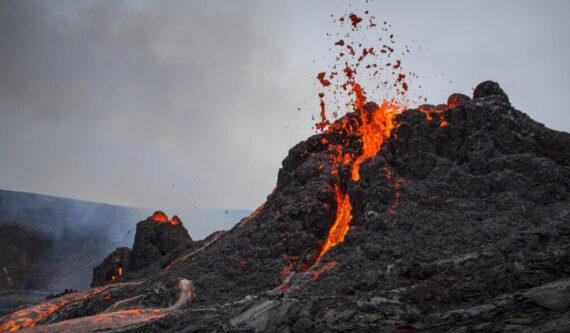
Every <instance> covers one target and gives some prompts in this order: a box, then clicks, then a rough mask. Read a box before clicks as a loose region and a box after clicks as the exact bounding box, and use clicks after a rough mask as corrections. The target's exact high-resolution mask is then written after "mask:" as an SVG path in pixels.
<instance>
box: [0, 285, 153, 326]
mask: <svg viewBox="0 0 570 333" xmlns="http://www.w3.org/2000/svg"><path fill="white" fill-rule="evenodd" d="M141 283H142V281H134V282H128V283H115V284H109V285H106V286H102V287H98V288H94V289H90V290H85V291H79V292H75V293H70V294H66V295H63V296H61V297H58V298H54V299H51V300H48V301H46V302H43V303H40V304H37V305H34V306H32V307H29V308H25V309H22V310H19V311H16V312H12V313H11V314H8V315H6V316H4V317H0V322H4V324H2V326H0V332H7V331H17V330H20V329H22V328H25V327H33V326H36V325H37V324H38V323H40V322H41V321H43V320H44V319H46V318H48V317H49V316H50V315H52V314H53V313H55V312H57V311H59V310H60V309H61V308H63V307H65V306H66V305H68V304H70V303H75V302H82V301H85V300H87V299H90V298H92V297H95V296H97V295H99V294H101V293H102V292H104V291H107V290H110V289H114V288H121V287H125V286H129V285H138V284H141Z"/></svg>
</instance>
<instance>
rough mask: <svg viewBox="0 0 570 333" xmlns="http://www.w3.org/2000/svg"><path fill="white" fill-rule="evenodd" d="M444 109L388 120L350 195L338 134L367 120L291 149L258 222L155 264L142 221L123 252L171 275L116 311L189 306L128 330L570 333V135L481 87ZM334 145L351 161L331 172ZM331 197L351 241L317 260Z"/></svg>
mask: <svg viewBox="0 0 570 333" xmlns="http://www.w3.org/2000/svg"><path fill="white" fill-rule="evenodd" d="M449 101H450V102H449V103H448V104H447V105H439V106H430V107H426V108H425V109H430V110H434V112H433V113H434V114H436V113H437V112H441V118H440V117H439V116H437V117H436V116H432V117H427V116H426V114H425V112H423V111H420V110H416V109H411V110H407V111H405V112H403V113H401V114H399V115H398V116H397V117H396V121H397V124H398V126H397V127H396V128H395V129H394V130H392V132H391V134H390V137H389V138H388V139H387V140H386V141H385V142H384V145H383V147H382V149H381V150H380V151H379V152H378V154H377V155H376V156H373V157H371V158H369V159H367V160H365V161H364V162H363V163H362V164H361V166H360V180H358V181H353V180H352V179H351V174H350V166H351V163H353V162H354V156H359V154H360V153H361V151H362V145H363V143H362V141H361V139H360V137H359V136H358V135H357V134H355V133H354V131H349V130H347V128H349V127H353V128H354V127H357V126H358V125H359V124H360V123H361V122H362V119H361V118H360V117H361V115H360V114H359V113H357V112H354V113H350V114H348V115H346V116H345V117H344V118H343V119H342V120H339V123H340V122H343V123H344V124H348V125H347V126H346V127H343V128H344V129H342V130H338V131H332V132H330V133H326V134H317V135H314V136H312V137H310V138H308V139H307V140H306V141H303V142H301V143H299V144H297V145H296V146H295V147H293V148H291V150H290V151H289V154H288V156H287V157H286V158H285V160H284V161H283V167H282V168H281V170H280V171H279V175H278V179H277V186H276V188H275V190H274V191H273V192H272V193H271V194H270V195H269V196H268V198H267V201H266V203H265V204H264V205H262V206H261V207H260V208H259V209H257V210H256V212H255V213H253V214H252V215H251V216H250V217H248V218H245V219H243V220H242V221H241V222H240V223H239V224H238V225H236V226H235V227H234V228H233V229H232V230H230V231H227V232H223V233H217V234H215V235H212V236H211V237H209V238H207V240H205V241H203V242H202V243H200V244H196V246H188V245H187V246H185V247H184V246H183V247H180V246H173V247H172V248H171V250H170V251H171V252H170V253H167V252H163V251H169V250H166V249H164V248H162V247H161V245H158V244H164V243H163V242H161V241H158V240H157V239H162V238H161V237H166V236H164V235H161V236H157V235H156V234H155V233H160V232H164V233H167V231H166V230H168V229H164V230H163V229H160V228H166V227H171V225H169V224H168V223H162V224H157V223H156V222H153V221H149V220H147V221H143V222H140V223H139V226H138V227H137V239H138V240H139V242H138V245H137V244H136V245H137V246H135V247H136V248H135V247H134V248H133V254H134V252H135V251H140V252H139V255H140V258H141V259H140V260H141V262H142V260H143V259H144V257H147V258H153V259H152V260H149V261H147V262H146V265H148V264H149V262H150V261H153V262H155V263H156V261H157V259H156V258H165V257H168V260H170V261H171V263H170V264H169V265H168V266H166V267H165V269H163V270H162V269H161V270H142V269H141V271H140V272H141V273H140V274H139V275H138V277H140V278H144V279H145V283H144V284H142V285H140V287H133V289H135V290H130V291H129V292H128V294H125V295H124V296H123V297H125V298H127V297H140V298H137V299H138V300H139V301H137V306H139V307H145V308H150V307H162V306H165V305H168V304H173V303H174V302H175V300H176V289H175V286H176V285H177V283H178V282H179V281H180V280H181V279H189V280H192V282H193V286H194V294H193V298H192V300H191V302H190V303H188V304H186V305H185V306H184V307H181V308H180V309H178V310H177V311H175V312H172V313H171V314H169V315H168V316H166V317H165V318H162V319H159V320H157V321H154V322H152V323H148V324H146V325H143V326H138V327H134V328H131V329H127V330H126V331H130V332H156V331H167V332H180V331H187V332H202V331H206V332H238V331H239V332H257V331H267V332H347V331H348V332H399V331H414V330H421V331H426V332H501V331H512V332H543V331H550V332H567V331H569V330H570V303H569V302H568V301H567V296H568V293H569V292H570V245H569V244H570V203H569V192H570V135H569V134H568V133H564V132H557V131H554V130H551V129H548V128H545V127H544V126H543V125H542V124H539V123H537V122H535V121H533V120H532V119H530V118H529V117H528V116H526V115H525V114H524V113H522V112H520V111H518V110H516V109H514V108H513V107H512V106H511V105H510V104H509V101H508V97H507V96H506V95H505V94H504V92H503V91H502V89H501V88H500V87H499V86H498V85H497V84H496V83H493V82H490V81H488V82H484V83H482V84H481V85H479V86H478V88H477V89H476V93H475V94H474V98H473V99H469V98H467V97H465V96H461V95H454V96H452V98H450V99H449ZM366 109H367V110H368V112H370V110H373V109H374V107H373V104H368V105H367V107H366ZM428 118H429V119H430V120H428ZM443 121H445V123H444V122H443ZM335 145H341V146H342V149H343V153H345V154H349V155H348V156H353V157H352V159H351V160H350V161H347V163H346V164H343V163H340V164H335V162H333V160H334V157H335V156H337V152H336V151H335V149H334V147H335ZM350 154H352V155H350ZM337 190H340V191H341V192H342V193H346V194H348V196H349V198H350V203H351V206H352V211H351V214H352V220H351V222H350V229H349V231H348V233H347V234H346V237H345V238H344V241H343V242H341V243H340V244H338V245H337V246H336V247H333V248H331V249H330V250H329V251H328V252H326V254H325V255H324V256H323V257H322V258H321V260H320V261H319V262H316V256H317V255H318V254H319V252H320V249H321V247H322V245H323V243H324V242H325V240H326V237H327V234H328V232H329V230H330V228H331V226H332V225H333V223H334V222H335V217H336V213H337V196H338V192H337ZM139 227H140V228H139ZM139 229H140V230H139ZM159 230H160V231H159ZM139 232H140V233H141V236H140V237H139ZM143 235H144V237H143ZM157 237H158V238H157ZM164 245H165V244H164ZM143 249H144V251H143ZM185 251H186V252H185ZM143 252H144V253H145V255H144V256H143V255H142V253H143ZM177 256H178V259H175V260H172V259H173V258H175V257H177ZM158 261H160V260H158ZM153 265H155V266H156V264H153ZM142 266H143V265H142V264H141V266H139V267H142ZM131 269H134V268H131ZM105 306H106V305H105V303H103V302H102V301H101V300H100V299H98V298H95V299H92V300H86V301H84V303H83V304H82V305H81V307H82V308H101V307H105ZM71 313H73V311H71ZM83 314H84V312H82V310H77V311H76V312H75V313H74V316H81V315H83Z"/></svg>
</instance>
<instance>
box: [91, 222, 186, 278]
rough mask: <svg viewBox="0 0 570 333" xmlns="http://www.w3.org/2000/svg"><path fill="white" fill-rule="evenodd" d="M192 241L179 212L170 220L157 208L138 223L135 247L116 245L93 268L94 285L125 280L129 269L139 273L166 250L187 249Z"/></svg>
mask: <svg viewBox="0 0 570 333" xmlns="http://www.w3.org/2000/svg"><path fill="white" fill-rule="evenodd" d="M193 244H194V242H193V241H192V238H191V237H190V235H189V234H188V230H186V228H185V227H184V225H183V224H182V222H181V221H180V219H179V218H178V217H177V216H176V215H175V216H173V217H172V220H169V219H168V217H167V216H166V214H164V213H163V212H161V211H156V212H155V213H154V214H153V215H152V216H149V217H148V218H147V219H146V220H144V221H140V222H139V223H138V224H137V232H136V234H135V241H134V244H133V249H132V250H131V249H129V248H127V247H120V248H117V249H116V250H115V251H113V253H111V254H110V255H109V256H107V258H105V259H104V260H103V262H102V263H101V264H100V265H98V266H97V267H95V268H94V269H93V281H92V283H91V286H92V287H97V286H101V285H104V284H108V283H111V282H114V281H124V280H125V279H126V278H127V276H126V275H127V273H128V274H130V275H131V276H132V275H134V274H135V273H139V272H141V271H142V270H144V269H148V268H149V267H152V265H153V264H154V263H156V262H157V261H160V260H161V259H163V257H164V256H166V255H167V254H170V255H172V254H173V251H174V250H175V249H176V248H179V249H181V250H187V249H189V248H192V246H193ZM174 252H175V251H174ZM175 253H176V252H175ZM167 258H168V257H167Z"/></svg>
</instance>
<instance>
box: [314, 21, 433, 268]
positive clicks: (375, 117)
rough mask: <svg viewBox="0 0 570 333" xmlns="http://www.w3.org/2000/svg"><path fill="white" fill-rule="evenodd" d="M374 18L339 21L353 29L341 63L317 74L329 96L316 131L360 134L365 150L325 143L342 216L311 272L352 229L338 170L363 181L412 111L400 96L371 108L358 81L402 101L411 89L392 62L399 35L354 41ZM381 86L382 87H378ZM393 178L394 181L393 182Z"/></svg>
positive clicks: (341, 43) (340, 43) (343, 43)
mask: <svg viewBox="0 0 570 333" xmlns="http://www.w3.org/2000/svg"><path fill="white" fill-rule="evenodd" d="M364 14H365V15H368V11H365V12H364ZM374 20H375V17H374V16H370V17H369V18H368V19H367V20H364V18H362V17H360V16H358V15H356V14H355V13H351V14H350V15H347V16H343V17H341V18H339V19H338V21H337V22H339V24H340V25H341V27H344V26H345V22H349V23H350V24H349V25H347V26H348V28H349V30H348V32H347V33H346V34H343V35H340V34H337V35H336V36H335V37H336V38H341V39H338V40H337V39H335V40H336V42H334V45H335V47H337V48H338V49H339V52H338V54H337V56H336V58H335V60H336V62H335V64H334V65H333V67H332V70H331V71H330V72H328V73H329V74H328V75H327V72H321V73H319V74H318V75H317V80H318V82H319V83H320V85H321V86H322V88H323V90H326V91H327V93H325V92H324V91H322V92H319V94H318V96H319V99H320V114H319V118H320V119H319V121H318V122H317V123H316V124H315V129H317V130H318V131H323V132H325V133H326V134H340V135H343V133H344V135H346V134H356V135H357V136H358V138H359V139H360V142H361V144H362V146H361V150H360V152H359V153H358V154H354V153H345V150H346V149H345V148H347V147H344V146H343V145H339V144H331V143H328V140H326V139H323V144H328V145H329V147H328V148H329V150H331V151H335V152H336V156H335V157H333V159H332V163H333V170H332V172H333V174H335V175H337V176H338V177H339V180H338V184H337V185H336V186H335V188H334V189H335V200H336V204H337V212H336V218H335V221H334V223H333V224H332V226H331V227H330V229H329V233H328V235H327V239H326V240H325V242H324V244H323V245H322V247H321V249H320V251H319V254H318V256H317V257H316V258H315V259H314V260H311V262H309V263H307V264H306V265H305V269H306V268H308V267H307V266H311V265H312V264H314V263H317V262H319V261H320V260H321V258H322V257H323V256H324V255H325V254H326V252H327V251H328V250H330V249H331V248H333V247H335V246H336V245H338V244H339V243H342V242H343V241H344V237H345V236H346V234H347V232H348V230H349V228H350V221H351V220H352V205H351V203H350V196H349V195H348V193H344V192H343V190H342V186H341V184H342V183H343V180H342V179H340V175H339V172H338V169H339V167H340V164H344V165H349V164H350V171H351V180H352V181H359V180H360V165H361V164H362V163H363V162H364V161H365V160H367V159H368V158H370V157H373V156H375V155H376V154H378V152H379V151H380V149H381V147H382V145H383V144H384V142H385V141H386V140H387V138H388V137H390V133H391V132H392V130H393V129H394V128H396V127H397V124H396V121H395V117H396V115H397V114H398V113H400V112H403V111H404V110H405V109H406V106H405V105H404V103H402V102H400V103H398V102H396V100H395V99H394V98H392V99H390V100H384V101H383V102H382V103H381V105H380V106H377V105H376V104H374V103H368V104H367V103H366V99H367V98H366V93H365V90H364V89H363V88H362V85H361V84H360V83H359V82H358V81H357V75H359V77H360V78H362V77H363V76H365V75H366V76H365V77H364V79H365V81H364V82H367V83H368V82H371V83H373V84H374V85H375V88H376V89H378V88H379V87H380V86H382V87H384V88H386V90H390V89H392V90H394V88H395V92H394V96H395V97H398V96H399V97H400V98H402V97H403V96H404V95H405V94H406V92H407V90H408V84H407V82H406V75H405V74H404V73H403V69H402V61H401V59H396V60H393V61H390V58H391V56H392V55H393V54H394V52H395V50H394V45H393V44H394V35H393V34H390V35H389V36H387V37H385V40H386V41H385V42H384V44H382V45H381V46H380V47H368V46H366V45H363V43H362V41H361V40H359V41H358V42H357V41H356V39H355V38H353V37H354V36H353V35H354V34H355V33H357V32H358V31H359V30H361V29H374V28H376V27H377V25H376V24H375V23H374ZM366 22H369V24H367V25H365V23H366ZM388 27H389V24H388V23H387V22H384V27H383V28H382V31H383V32H387V31H388V29H387V28H388ZM380 40H382V39H380ZM377 50H378V51H377ZM402 54H403V53H402ZM339 69H341V70H339ZM382 74H386V75H387V77H383V78H381V77H380V76H381V75H382ZM378 82H380V83H379V84H377V83H378ZM329 94H330V95H329ZM326 96H332V101H330V102H331V103H329V104H332V105H329V104H327V103H326ZM330 106H332V107H333V109H336V111H334V112H333V113H332V115H333V117H335V118H336V117H337V116H339V111H340V114H345V113H348V112H350V111H352V110H354V111H355V113H353V114H352V115H349V116H350V117H351V118H352V119H351V120H348V119H347V117H349V116H347V117H344V118H342V119H341V120H339V121H336V122H331V121H330V120H329V119H328V116H327V108H329V107H330ZM442 126H443V123H442ZM390 178H391V174H390ZM389 180H390V181H391V179H389ZM391 183H392V186H393V188H395V189H396V190H397V189H399V187H400V186H401V185H402V184H403V183H402V182H400V181H399V182H398V183H397V184H396V183H393V182H391ZM397 198H398V194H397V195H396V200H397ZM396 205H397V204H396ZM394 207H395V206H394ZM317 276H318V274H317Z"/></svg>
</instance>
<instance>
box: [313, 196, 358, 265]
mask: <svg viewBox="0 0 570 333" xmlns="http://www.w3.org/2000/svg"><path fill="white" fill-rule="evenodd" d="M334 191H335V198H336V203H337V209H336V219H335V221H334V224H333V225H332V227H331V228H330V230H329V234H328V236H327V239H326V241H325V244H323V247H322V248H321V252H320V253H319V255H318V257H317V262H318V261H320V260H321V258H322V257H323V256H324V255H325V253H326V252H327V251H328V250H329V249H330V248H332V247H335V246H336V245H337V244H339V243H342V242H343V241H344V236H346V233H347V232H348V228H349V224H350V220H352V205H351V204H350V198H349V196H348V194H344V193H343V192H342V190H341V189H340V187H339V186H338V185H337V186H335V188H334Z"/></svg>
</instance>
